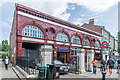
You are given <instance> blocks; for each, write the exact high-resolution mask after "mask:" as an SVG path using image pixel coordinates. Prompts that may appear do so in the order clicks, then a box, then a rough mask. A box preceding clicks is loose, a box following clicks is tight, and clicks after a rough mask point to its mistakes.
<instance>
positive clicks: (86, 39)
mask: <svg viewBox="0 0 120 80" xmlns="http://www.w3.org/2000/svg"><path fill="white" fill-rule="evenodd" d="M83 45H84V46H90V42H89V40H88V38H84V39H83Z"/></svg>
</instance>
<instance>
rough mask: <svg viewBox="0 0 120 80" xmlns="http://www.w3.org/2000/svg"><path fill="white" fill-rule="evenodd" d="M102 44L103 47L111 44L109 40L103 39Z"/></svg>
mask: <svg viewBox="0 0 120 80" xmlns="http://www.w3.org/2000/svg"><path fill="white" fill-rule="evenodd" d="M101 45H102V47H104V48H105V47H107V46H108V45H109V43H108V42H107V41H103V42H102V44H101Z"/></svg>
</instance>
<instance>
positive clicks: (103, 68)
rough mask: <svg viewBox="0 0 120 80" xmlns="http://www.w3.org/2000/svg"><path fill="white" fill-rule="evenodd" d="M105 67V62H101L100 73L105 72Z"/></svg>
mask: <svg viewBox="0 0 120 80" xmlns="http://www.w3.org/2000/svg"><path fill="white" fill-rule="evenodd" d="M105 65H106V62H105V60H104V59H102V60H101V70H102V71H105Z"/></svg>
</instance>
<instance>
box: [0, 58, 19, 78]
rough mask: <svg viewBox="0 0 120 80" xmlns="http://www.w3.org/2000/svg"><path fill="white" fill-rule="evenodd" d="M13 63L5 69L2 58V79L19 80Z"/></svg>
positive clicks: (0, 64)
mask: <svg viewBox="0 0 120 80" xmlns="http://www.w3.org/2000/svg"><path fill="white" fill-rule="evenodd" d="M12 67H13V66H12V65H11V64H9V66H8V70H6V69H5V66H4V63H3V62H2V59H0V79H1V80H6V79H8V80H10V79H12V80H13V79H15V80H19V79H18V76H17V75H16V74H15V72H14V71H13V69H12Z"/></svg>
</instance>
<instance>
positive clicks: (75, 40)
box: [72, 36, 81, 44]
mask: <svg viewBox="0 0 120 80" xmlns="http://www.w3.org/2000/svg"><path fill="white" fill-rule="evenodd" d="M72 43H77V44H80V43H81V41H80V38H79V37H78V36H73V37H72Z"/></svg>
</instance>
